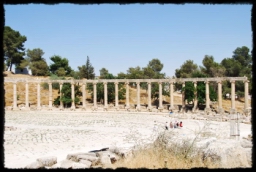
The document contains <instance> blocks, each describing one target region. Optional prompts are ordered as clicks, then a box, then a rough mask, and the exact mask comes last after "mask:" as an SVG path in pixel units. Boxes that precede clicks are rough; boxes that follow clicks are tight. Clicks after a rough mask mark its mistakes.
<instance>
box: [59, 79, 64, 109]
mask: <svg viewBox="0 0 256 172" xmlns="http://www.w3.org/2000/svg"><path fill="white" fill-rule="evenodd" d="M59 84H60V110H63V102H62V101H61V97H62V93H61V90H62V85H63V83H62V82H60V83H59Z"/></svg>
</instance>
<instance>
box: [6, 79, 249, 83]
mask: <svg viewBox="0 0 256 172" xmlns="http://www.w3.org/2000/svg"><path fill="white" fill-rule="evenodd" d="M225 80H227V81H247V77H217V78H175V79H98V80H87V79H82V80H77V79H69V80H51V79H27V78H26V79H25V78H15V77H12V78H4V82H47V83H48V82H52V83H56V82H62V83H72V82H74V83H81V84H82V83H104V82H107V83H110V82H113V83H115V82H116V83H126V82H128V83H131V82H135V83H137V82H139V83H141V82H157V83H159V82H162V83H163V82H165V83H167V82H168V83H169V82H173V83H183V82H189V81H191V82H200V81H202V82H205V81H208V82H218V81H225Z"/></svg>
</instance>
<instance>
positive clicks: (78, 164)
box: [72, 162, 90, 169]
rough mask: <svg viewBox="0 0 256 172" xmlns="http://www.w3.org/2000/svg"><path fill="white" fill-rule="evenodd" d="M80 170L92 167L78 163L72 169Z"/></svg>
mask: <svg viewBox="0 0 256 172" xmlns="http://www.w3.org/2000/svg"><path fill="white" fill-rule="evenodd" d="M79 168H90V166H88V165H86V164H82V163H77V162H74V163H73V164H72V169H79Z"/></svg>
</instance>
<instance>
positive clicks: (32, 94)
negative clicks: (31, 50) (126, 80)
mask: <svg viewBox="0 0 256 172" xmlns="http://www.w3.org/2000/svg"><path fill="white" fill-rule="evenodd" d="M4 76H5V77H22V78H27V77H29V78H48V77H35V76H30V75H23V74H12V73H11V72H4ZM4 89H5V103H6V104H5V105H6V106H12V100H13V85H12V83H4ZM52 91H53V92H52V95H53V100H54V99H55V98H57V97H58V90H55V89H53V90H52ZM17 95H18V97H19V99H18V101H17V103H18V105H20V104H24V102H25V84H24V83H18V84H17ZM86 95H87V97H86V98H87V100H90V99H91V95H89V94H88V92H87V93H86ZM136 97H137V93H136V88H131V87H130V89H129V99H130V104H136V103H137V102H136V100H137V98H136ZM48 98H49V92H48V90H45V89H43V87H42V85H41V104H42V105H45V106H48V104H49V100H48ZM125 101H126V100H125V99H124V100H120V101H119V103H120V104H125ZM140 101H141V104H147V103H148V101H147V92H146V90H142V89H141V91H140ZM163 101H164V103H163V104H165V103H168V104H169V102H170V97H168V96H163ZM29 103H30V105H31V106H36V103H37V86H36V84H35V83H30V84H29ZM87 103H89V102H87ZM152 103H153V99H152ZM250 103H251V101H250V100H249V104H250ZM174 104H175V105H181V94H179V93H176V92H175V93H174ZM222 104H223V108H224V110H225V111H229V110H230V107H231V101H230V100H223V101H222ZM212 106H213V107H215V108H217V103H216V104H212ZM243 108H244V102H243V101H236V109H237V110H238V111H239V112H242V111H243Z"/></svg>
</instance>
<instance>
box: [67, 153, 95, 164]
mask: <svg viewBox="0 0 256 172" xmlns="http://www.w3.org/2000/svg"><path fill="white" fill-rule="evenodd" d="M79 155H88V156H91V157H96V154H95V153H85V152H79V153H71V154H68V155H67V158H66V159H67V160H71V161H75V162H78V158H77V156H79Z"/></svg>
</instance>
